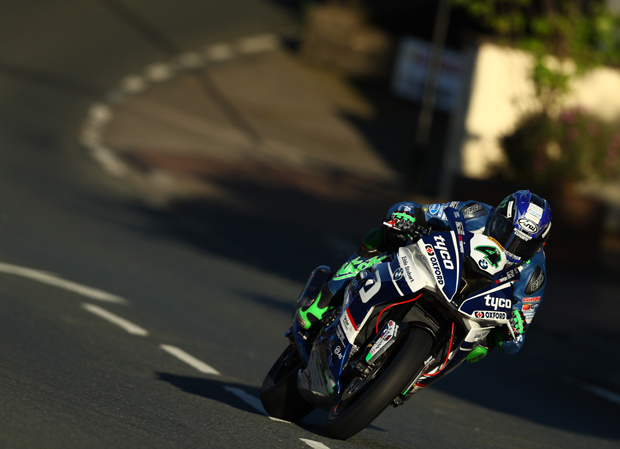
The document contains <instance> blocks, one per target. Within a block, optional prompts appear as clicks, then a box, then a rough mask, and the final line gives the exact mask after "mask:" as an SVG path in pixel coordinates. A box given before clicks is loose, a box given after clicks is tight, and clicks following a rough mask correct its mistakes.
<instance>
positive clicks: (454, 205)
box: [448, 201, 459, 209]
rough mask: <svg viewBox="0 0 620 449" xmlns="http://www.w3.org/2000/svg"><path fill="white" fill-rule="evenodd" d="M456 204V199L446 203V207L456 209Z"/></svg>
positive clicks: (457, 203)
mask: <svg viewBox="0 0 620 449" xmlns="http://www.w3.org/2000/svg"><path fill="white" fill-rule="evenodd" d="M458 205H459V202H458V201H451V202H450V203H449V204H448V207H451V208H453V209H456V208H457V207H458Z"/></svg>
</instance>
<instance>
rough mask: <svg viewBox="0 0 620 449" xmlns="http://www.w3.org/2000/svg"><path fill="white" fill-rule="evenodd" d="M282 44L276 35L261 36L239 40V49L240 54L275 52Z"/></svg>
mask: <svg viewBox="0 0 620 449" xmlns="http://www.w3.org/2000/svg"><path fill="white" fill-rule="evenodd" d="M279 45H280V43H279V42H278V38H277V37H276V36H275V35H274V34H259V35H256V36H248V37H245V38H243V39H239V42H238V48H239V52H240V53H246V54H252V53H260V52H263V51H270V50H275V49H277V48H278V47H279Z"/></svg>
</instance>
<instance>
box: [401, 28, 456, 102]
mask: <svg viewBox="0 0 620 449" xmlns="http://www.w3.org/2000/svg"><path fill="white" fill-rule="evenodd" d="M430 53H431V44H430V42H426V41H423V40H420V39H416V38H414V37H410V36H406V37H403V38H402V39H401V41H400V43H399V47H398V52H397V55H396V63H395V67H394V72H393V74H392V90H393V92H394V94H396V95H397V96H399V97H401V98H405V99H408V100H412V101H415V102H418V103H420V102H422V94H423V92H424V83H425V81H426V70H427V67H428V63H429V59H430ZM462 75H463V58H462V56H461V55H460V54H459V53H458V52H455V51H452V50H448V49H444V51H443V56H442V58H441V69H440V73H439V79H438V81H437V84H436V91H435V108H436V109H438V110H441V111H445V112H450V111H452V110H453V109H454V108H455V107H456V102H457V97H458V94H459V91H460V89H461V86H462V84H463V82H462V77H463V76H462Z"/></svg>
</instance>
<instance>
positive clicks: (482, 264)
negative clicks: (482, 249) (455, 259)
mask: <svg viewBox="0 0 620 449" xmlns="http://www.w3.org/2000/svg"><path fill="white" fill-rule="evenodd" d="M478 265H480V268H482V269H483V270H486V269H487V268H489V262H487V261H486V260H485V259H480V260H479V261H478Z"/></svg>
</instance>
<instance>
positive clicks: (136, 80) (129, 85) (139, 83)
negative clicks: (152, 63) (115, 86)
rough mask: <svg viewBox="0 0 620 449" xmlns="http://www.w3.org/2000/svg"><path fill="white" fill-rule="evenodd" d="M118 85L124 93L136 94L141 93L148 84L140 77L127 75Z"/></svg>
mask: <svg viewBox="0 0 620 449" xmlns="http://www.w3.org/2000/svg"><path fill="white" fill-rule="evenodd" d="M120 85H121V90H122V91H123V92H124V93H126V94H137V93H140V92H143V91H144V90H145V89H146V87H147V85H148V84H147V82H146V81H145V80H144V78H143V77H141V76H140V75H127V76H126V77H125V78H123V79H122V80H121V83H120Z"/></svg>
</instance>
